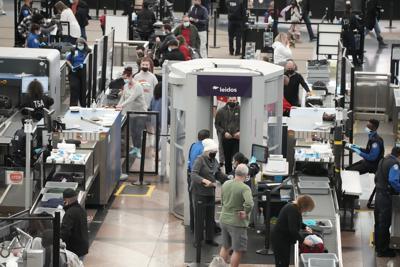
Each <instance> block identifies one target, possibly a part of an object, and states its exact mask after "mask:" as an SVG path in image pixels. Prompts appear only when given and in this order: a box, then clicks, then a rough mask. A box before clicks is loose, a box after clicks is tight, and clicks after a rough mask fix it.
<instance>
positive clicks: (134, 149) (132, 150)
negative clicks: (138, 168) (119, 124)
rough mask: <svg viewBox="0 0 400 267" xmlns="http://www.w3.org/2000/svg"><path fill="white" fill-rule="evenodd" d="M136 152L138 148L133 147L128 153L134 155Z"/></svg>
mask: <svg viewBox="0 0 400 267" xmlns="http://www.w3.org/2000/svg"><path fill="white" fill-rule="evenodd" d="M138 152H139V149H138V148H137V147H134V148H132V149H131V150H130V151H129V155H131V156H133V157H136V156H137V153H138Z"/></svg>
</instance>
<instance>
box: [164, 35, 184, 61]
mask: <svg viewBox="0 0 400 267" xmlns="http://www.w3.org/2000/svg"><path fill="white" fill-rule="evenodd" d="M165 60H172V61H185V56H184V55H183V53H182V52H181V51H180V50H179V43H178V40H176V39H174V40H172V41H170V42H169V43H168V52H167V53H165V55H164V57H163V59H162V61H161V65H162V64H164V61H165Z"/></svg>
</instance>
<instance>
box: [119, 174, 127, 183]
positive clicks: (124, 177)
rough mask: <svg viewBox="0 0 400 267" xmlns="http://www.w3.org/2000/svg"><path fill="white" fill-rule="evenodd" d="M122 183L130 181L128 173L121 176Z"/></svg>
mask: <svg viewBox="0 0 400 267" xmlns="http://www.w3.org/2000/svg"><path fill="white" fill-rule="evenodd" d="M119 180H120V181H126V180H128V174H126V173H121V176H120V177H119Z"/></svg>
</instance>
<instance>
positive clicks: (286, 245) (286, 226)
mask: <svg viewBox="0 0 400 267" xmlns="http://www.w3.org/2000/svg"><path fill="white" fill-rule="evenodd" d="M314 206H315V203H314V200H313V199H312V198H311V197H310V196H308V195H302V196H299V197H298V198H297V199H296V200H295V201H293V202H292V203H288V204H286V205H285V206H284V207H283V208H282V210H281V211H280V212H279V216H278V220H277V222H276V225H275V227H274V228H273V230H272V232H271V243H272V248H273V251H274V256H275V266H276V267H289V264H290V248H291V246H292V245H294V244H295V243H296V241H299V243H300V244H304V245H306V246H312V245H313V244H312V241H310V240H305V239H304V237H303V236H302V234H301V233H300V230H302V229H304V230H305V231H306V232H309V233H311V232H312V231H311V229H310V228H308V227H306V225H305V224H304V223H303V217H302V213H304V212H310V211H312V210H313V209H314Z"/></svg>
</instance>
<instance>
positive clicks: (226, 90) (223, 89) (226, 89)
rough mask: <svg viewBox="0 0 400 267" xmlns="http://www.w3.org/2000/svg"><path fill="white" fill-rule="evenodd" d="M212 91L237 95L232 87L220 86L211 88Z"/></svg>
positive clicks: (235, 89)
mask: <svg viewBox="0 0 400 267" xmlns="http://www.w3.org/2000/svg"><path fill="white" fill-rule="evenodd" d="M212 89H213V90H218V91H220V92H221V93H237V91H238V90H237V88H232V87H230V86H229V87H221V86H215V85H214V86H213V87H212Z"/></svg>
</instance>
